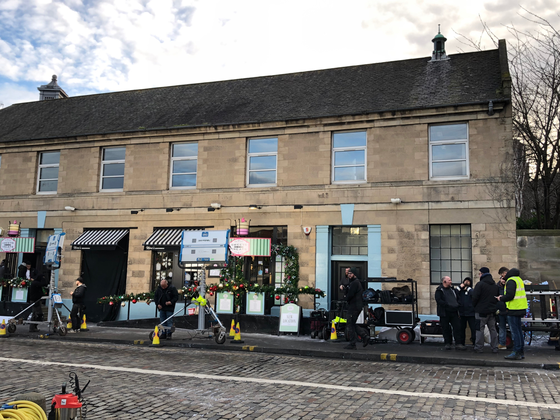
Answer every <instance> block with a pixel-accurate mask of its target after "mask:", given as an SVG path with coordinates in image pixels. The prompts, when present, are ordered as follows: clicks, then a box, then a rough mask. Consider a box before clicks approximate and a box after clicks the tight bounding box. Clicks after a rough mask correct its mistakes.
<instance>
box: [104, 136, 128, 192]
mask: <svg viewBox="0 0 560 420" xmlns="http://www.w3.org/2000/svg"><path fill="white" fill-rule="evenodd" d="M108 149H124V153H125V159H118V160H104V155H105V150H108ZM125 160H126V147H125V146H115V147H103V148H101V173H100V174H99V191H101V192H121V191H123V190H124V174H123V175H122V178H123V188H103V179H104V178H120V177H121V175H118V176H117V175H109V176H103V168H104V167H105V165H108V164H111V163H122V164H124V163H125Z"/></svg>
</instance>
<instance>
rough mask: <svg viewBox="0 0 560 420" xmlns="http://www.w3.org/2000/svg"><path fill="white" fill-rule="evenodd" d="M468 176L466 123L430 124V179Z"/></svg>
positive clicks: (467, 134)
mask: <svg viewBox="0 0 560 420" xmlns="http://www.w3.org/2000/svg"><path fill="white" fill-rule="evenodd" d="M468 177H469V133H468V126H467V124H446V125H432V126H430V179H457V178H468Z"/></svg>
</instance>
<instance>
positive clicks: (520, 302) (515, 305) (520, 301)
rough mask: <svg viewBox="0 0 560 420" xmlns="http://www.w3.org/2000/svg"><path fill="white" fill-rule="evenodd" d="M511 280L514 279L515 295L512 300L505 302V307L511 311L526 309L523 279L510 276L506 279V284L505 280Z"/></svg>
mask: <svg viewBox="0 0 560 420" xmlns="http://www.w3.org/2000/svg"><path fill="white" fill-rule="evenodd" d="M511 280H513V281H515V285H516V287H515V296H514V298H513V300H510V301H508V302H506V306H507V308H508V309H509V310H512V311H517V310H520V309H521V310H522V309H527V307H528V305H527V295H526V294H525V285H524V284H523V280H521V277H510V278H509V279H507V281H506V285H507V282H508V281H511ZM504 289H505V288H504ZM504 294H505V290H504Z"/></svg>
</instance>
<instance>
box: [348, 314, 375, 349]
mask: <svg viewBox="0 0 560 420" xmlns="http://www.w3.org/2000/svg"><path fill="white" fill-rule="evenodd" d="M361 312H362V310H361V309H357V310H351V309H349V310H348V319H347V320H346V333H347V334H348V338H350V344H352V345H354V346H355V345H356V342H357V341H358V334H360V337H362V338H364V337H365V336H366V335H369V332H368V330H366V329H365V328H364V327H362V326H360V325H356V321H357V320H358V317H359V316H360V313H361Z"/></svg>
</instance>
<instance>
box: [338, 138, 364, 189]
mask: <svg viewBox="0 0 560 420" xmlns="http://www.w3.org/2000/svg"><path fill="white" fill-rule="evenodd" d="M366 144H367V136H366V132H365V131H353V132H347V133H334V134H333V154H332V165H333V169H332V181H333V182H340V183H350V182H364V181H365V180H366Z"/></svg>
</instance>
